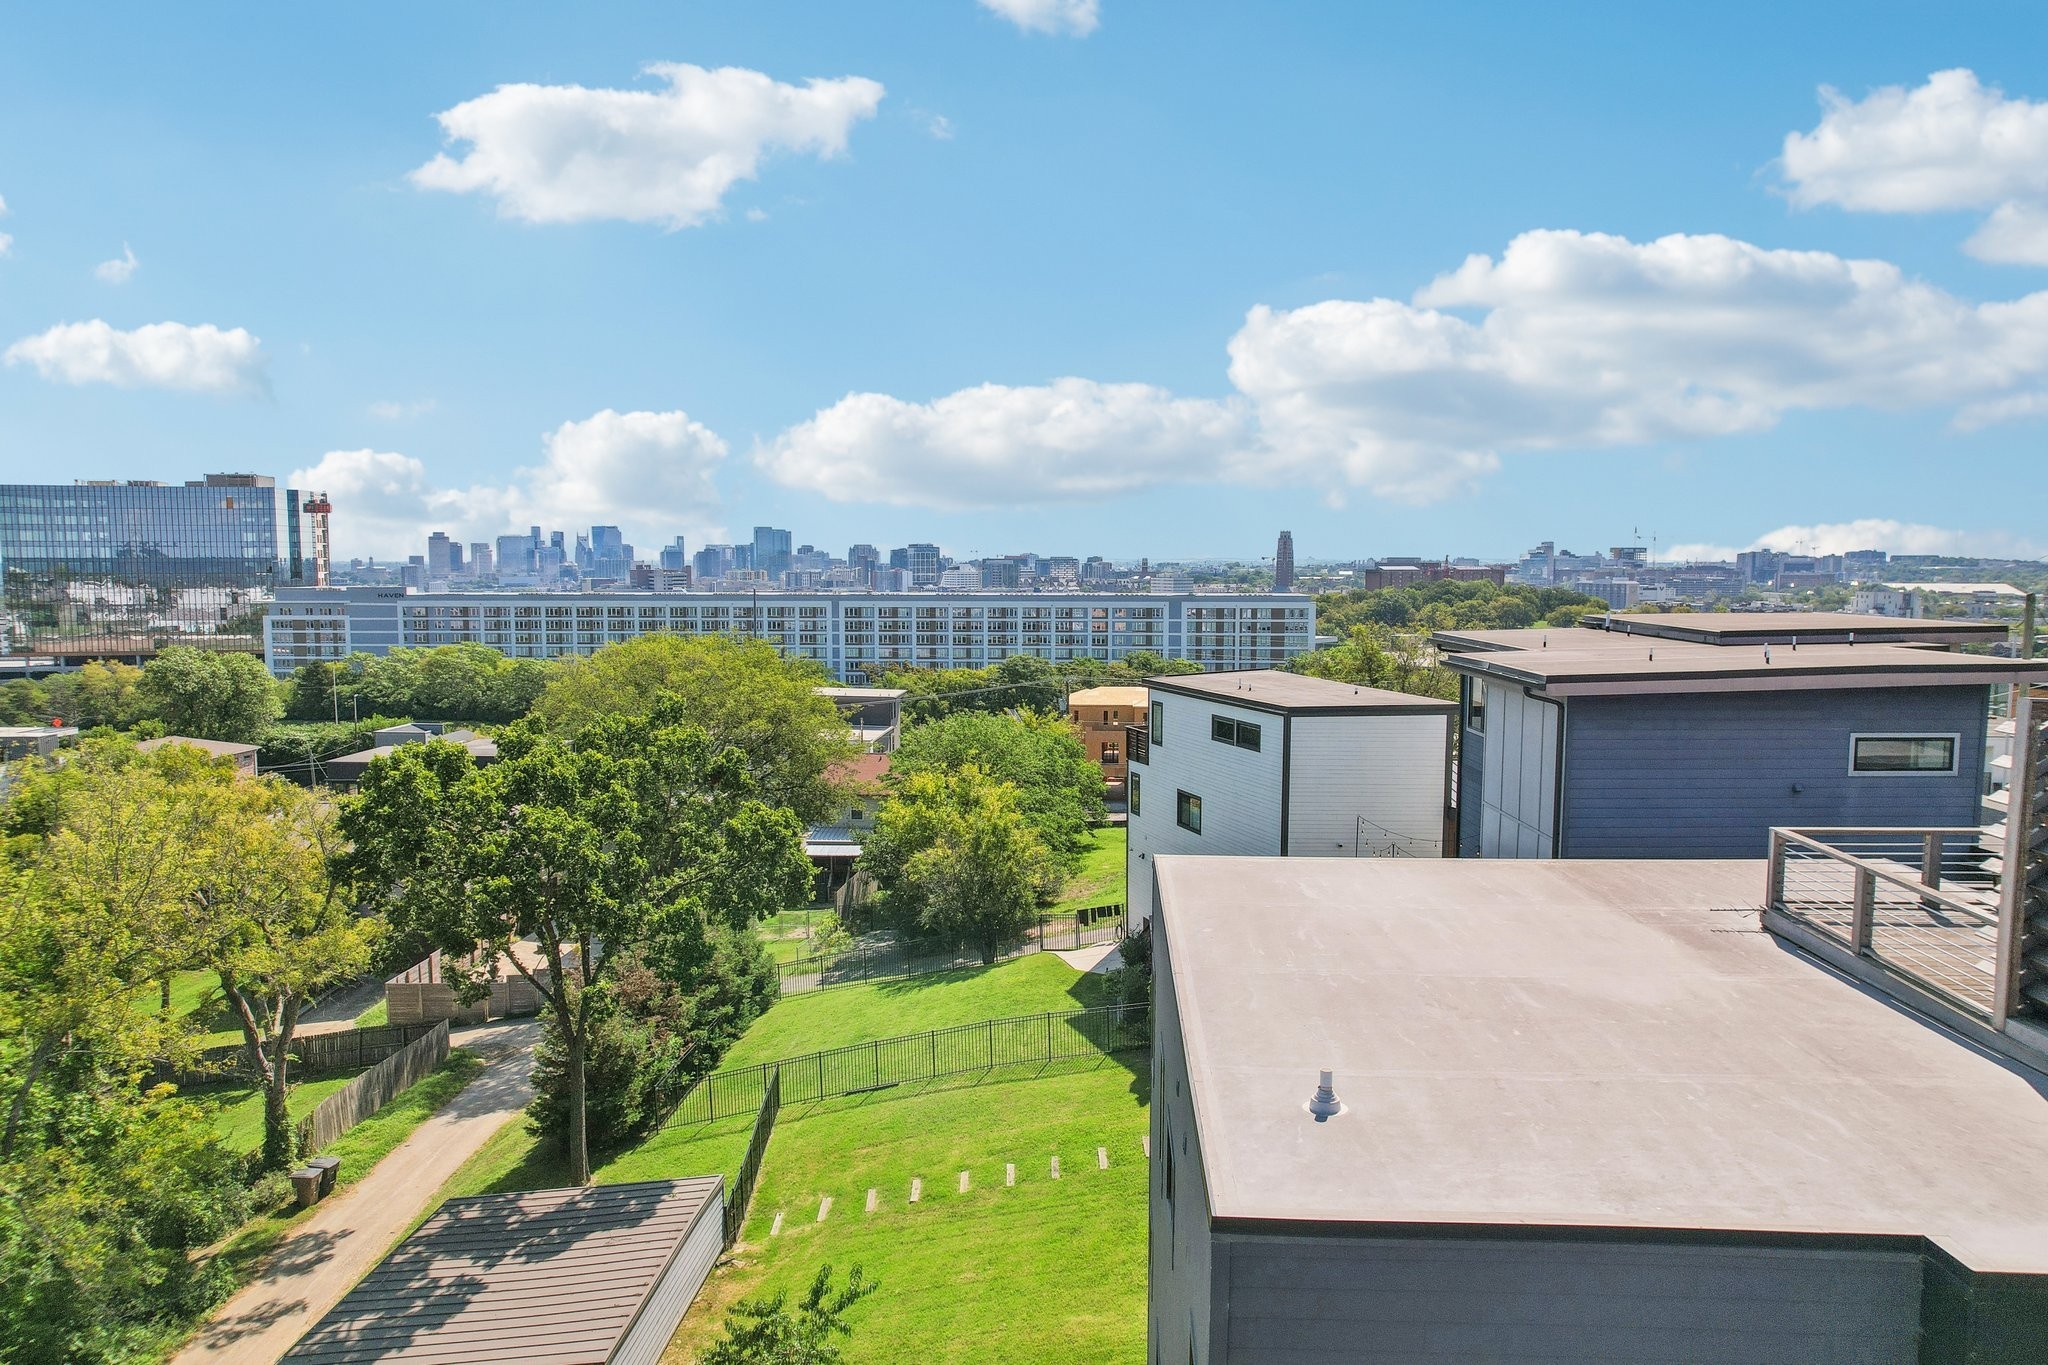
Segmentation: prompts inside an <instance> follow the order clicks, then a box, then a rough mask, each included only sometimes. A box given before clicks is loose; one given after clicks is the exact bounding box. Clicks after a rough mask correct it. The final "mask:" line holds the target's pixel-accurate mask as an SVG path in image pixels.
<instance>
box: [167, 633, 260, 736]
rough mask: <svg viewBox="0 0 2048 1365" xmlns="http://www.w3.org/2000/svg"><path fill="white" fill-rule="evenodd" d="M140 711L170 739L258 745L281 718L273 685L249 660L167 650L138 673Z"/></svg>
mask: <svg viewBox="0 0 2048 1365" xmlns="http://www.w3.org/2000/svg"><path fill="white" fill-rule="evenodd" d="M136 691H137V694H138V696H139V697H140V699H141V702H142V705H143V708H144V709H145V711H146V712H147V713H148V714H150V715H153V716H155V717H156V718H157V719H159V720H161V721H162V722H163V723H164V726H165V728H166V729H167V730H168V731H169V732H170V733H171V734H175V735H190V736H192V737H193V738H195V739H221V740H231V741H234V742H236V743H240V744H256V743H259V742H261V740H262V738H263V732H264V731H265V730H267V729H269V728H270V726H271V725H272V724H274V723H275V722H276V721H277V719H278V718H279V716H281V715H282V714H283V706H282V703H281V702H280V701H279V699H278V688H277V684H276V683H275V682H273V681H272V680H271V677H270V674H269V673H267V672H266V671H264V668H263V661H262V660H260V659H258V658H257V657H256V656H255V655H253V654H234V653H227V652H224V651H219V650H207V649H194V648H193V647H192V646H190V645H173V646H172V647H170V648H169V649H166V650H164V651H163V652H162V653H160V654H158V655H157V656H156V657H155V658H154V659H151V660H150V661H149V662H148V663H147V664H145V665H144V666H143V669H142V680H141V682H140V684H139V686H138V687H137V689H136Z"/></svg>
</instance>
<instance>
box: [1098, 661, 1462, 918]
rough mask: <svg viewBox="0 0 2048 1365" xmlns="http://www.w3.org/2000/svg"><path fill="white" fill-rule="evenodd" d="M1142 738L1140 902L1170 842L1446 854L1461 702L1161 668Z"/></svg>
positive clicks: (1135, 787)
mask: <svg viewBox="0 0 2048 1365" xmlns="http://www.w3.org/2000/svg"><path fill="white" fill-rule="evenodd" d="M1149 685H1150V687H1151V689H1152V694H1151V714H1150V718H1149V723H1148V724H1147V725H1146V726H1145V727H1144V729H1143V731H1142V732H1141V735H1138V736H1134V742H1133V743H1132V744H1131V746H1130V760H1131V766H1130V822H1129V831H1130V843H1129V849H1128V852H1127V853H1126V854H1125V873H1126V886H1127V896H1126V900H1127V903H1128V905H1129V909H1128V911H1127V912H1126V922H1127V923H1128V924H1129V925H1130V926H1131V927H1133V928H1135V927H1137V925H1138V924H1140V923H1141V922H1142V921H1143V920H1144V919H1145V918H1146V917H1147V916H1148V915H1149V914H1150V913H1151V908H1152V860H1153V859H1154V858H1157V857H1158V856H1159V855H1161V854H1188V855H1196V856H1216V855H1232V854H1234V855H1239V856H1273V855H1279V856H1283V857H1303V858H1360V857H1365V858H1373V857H1414V858H1440V857H1444V856H1447V855H1448V854H1449V852H1450V850H1449V849H1448V848H1447V847H1446V844H1445V839H1444V826H1445V819H1444V816H1445V800H1446V795H1447V789H1448V779H1449V771H1450V734H1451V725H1452V722H1453V719H1454V717H1455V716H1456V713H1457V706H1456V704H1455V703H1452V702H1443V701H1434V700H1432V699H1430V698H1428V697H1413V696H1408V695H1406V694H1405V693H1400V692H1383V691H1380V690H1378V689H1376V688H1371V687H1353V686H1351V685H1350V684H1348V683H1336V682H1330V681H1327V680H1325V679H1322V678H1308V677H1301V676H1299V675H1296V674H1292V673H1282V672H1277V671H1258V672H1245V673H1207V674H1202V675H1200V676H1190V677H1171V678H1154V679H1152V680H1151V682H1150V684H1149Z"/></svg>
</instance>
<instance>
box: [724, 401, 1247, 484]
mask: <svg viewBox="0 0 2048 1365" xmlns="http://www.w3.org/2000/svg"><path fill="white" fill-rule="evenodd" d="M1246 417H1247V413H1246V411H1245V409H1244V407H1243V405H1242V404H1241V403H1236V402H1217V401H1213V400H1209V399H1202V398H1176V397H1174V396H1173V395H1172V394H1170V393H1168V392H1166V391H1165V390H1164V389H1159V388H1154V387H1152V386H1151V385H1149V384H1102V383H1097V382H1095V381H1094V380H1089V379H1057V380H1054V381H1053V382H1052V383H1050V384H1043V385H1035V386H1025V387H1015V388H1012V387H1008V386H1005V385H1001V384H983V385H981V386H979V387H977V388H972V389H963V390H961V391H959V392H957V393H951V394H947V395H946V396H944V397H942V398H939V399H937V400H935V401H933V402H930V403H909V402H905V401H903V400H902V399H900V398H892V397H890V396H889V395H888V394H881V393H853V394H848V395H847V396H846V397H844V398H842V399H840V400H839V401H838V402H837V403H834V404H833V405H832V406H831V407H829V408H826V409H825V410H823V411H822V412H820V413H818V414H817V415H816V416H815V417H813V418H811V419H810V420H809V421H807V422H803V423H801V424H799V425H797V426H794V427H791V428H790V429H789V430H787V431H785V432H783V433H782V434H781V435H780V436H779V437H777V438H776V439H775V440H774V442H772V443H771V444H769V445H768V446H766V447H765V448H763V449H762V450H760V451H759V452H757V454H756V459H757V461H758V463H759V464H760V465H761V466H762V467H763V468H764V469H766V470H767V471H768V472H769V473H770V474H771V475H773V476H774V477H775V478H776V479H777V480H779V481H780V482H782V483H785V484H788V485H790V486H791V487H797V488H807V489H810V490H812V491H814V492H818V493H823V494H824V495H825V496H826V497H828V498H831V499H833V500H835V501H838V502H887V503H895V504H899V505H912V506H927V507H944V508H954V509H962V508H981V507H1006V506H1014V505H1016V504H1018V503H1035V502H1060V501H1072V500H1076V499H1085V498H1099V497H1112V496H1115V495H1118V494H1122V493H1129V492H1132V491H1134V490H1137V489H1140V488H1145V487H1149V486H1151V485H1154V484H1159V483H1166V482H1173V481H1180V480H1190V479H1206V478H1212V477H1215V476H1217V475H1219V474H1221V473H1222V472H1223V470H1224V467H1225V466H1226V465H1227V464H1228V462H1229V461H1230V460H1231V459H1232V457H1233V452H1235V451H1236V450H1238V449H1239V448H1240V447H1241V446H1242V444H1243V442H1244V439H1245V435H1246Z"/></svg>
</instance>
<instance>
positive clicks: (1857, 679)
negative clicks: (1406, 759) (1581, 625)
mask: <svg viewBox="0 0 2048 1365" xmlns="http://www.w3.org/2000/svg"><path fill="white" fill-rule="evenodd" d="M1598 619H1599V622H1600V625H1601V627H1602V628H1597V629H1568V630H1550V631H1542V630H1526V631H1475V632H1456V631H1446V632H1440V633H1439V634H1438V635H1437V637H1436V638H1437V643H1438V645H1439V647H1441V648H1442V649H1443V650H1444V651H1445V662H1446V663H1447V664H1448V665H1449V666H1450V667H1452V668H1453V669H1455V670H1457V671H1458V672H1459V673H1461V674H1462V675H1463V680H1462V700H1461V705H1460V730H1461V744H1460V756H1459V782H1458V792H1459V798H1458V852H1459V856H1461V857H1483V858H1762V857H1764V856H1766V855H1767V853H1768V852H1769V841H1770V830H1771V828H1772V827H1773V826H1776V825H1784V826H1793V827H1800V828H1814V827H1825V826H1835V825H1853V826H1861V827H1866V828H1867V827H1872V826H1915V827H1925V826H1947V827H1962V826H1975V825H1978V824H1981V823H1982V820H1983V816H1982V814H1981V804H1980V803H1981V800H1982V793H1983V790H1984V788H1983V782H1984V769H1985V740H1986V730H1987V716H1988V713H1989V709H1990V701H1991V690H1992V688H1993V687H1995V686H2000V685H2003V684H2010V683H2013V682H2017V681H2023V680H2031V681H2048V661H2036V662H2031V663H2029V662H2023V661H2019V660H2013V659H2001V658H1993V657H1990V656H1987V655H1981V654H1964V653H1958V652H1955V651H1952V650H1949V649H1945V648H1941V647H1940V646H1941V645H1944V644H1953V643H1958V642H1964V641H1969V640H1972V639H1974V638H1976V637H1977V636H1978V635H1980V634H1983V635H1988V634H1990V633H1991V632H1992V631H1996V632H1997V633H1998V634H1999V635H2000V636H2001V637H2002V635H2003V627H1996V626H1994V627H1991V628H1990V629H1989V630H1987V629H1986V628H1985V627H1984V626H1983V625H1981V624H1978V623H1957V622H1946V621H1926V622H1919V621H1899V620H1897V619H1893V618H1871V621H1872V622H1874V623H1875V626H1874V627H1873V626H1872V625H1867V624H1865V623H1864V622H1863V620H1862V618H1857V617H1845V616H1819V615H1799V616H1796V617H1795V616H1790V615H1786V614H1776V615H1766V614H1761V613H1716V614H1713V615H1707V614H1704V613H1702V614H1696V615H1678V616H1670V617H1656V616H1649V617H1637V616H1631V617H1607V618H1598ZM1667 623H1668V624H1667ZM1717 627H1718V629H1717ZM1664 630H1668V631H1670V632H1671V633H1670V634H1664V633H1660V632H1661V631H1664ZM1859 637H1860V638H1859ZM1873 639H1874V640H1875V641H1876V642H1871V641H1872V640H1873Z"/></svg>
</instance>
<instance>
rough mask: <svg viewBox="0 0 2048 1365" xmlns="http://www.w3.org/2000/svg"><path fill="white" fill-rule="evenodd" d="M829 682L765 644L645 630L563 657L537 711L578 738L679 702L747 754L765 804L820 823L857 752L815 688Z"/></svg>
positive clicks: (688, 715)
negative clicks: (838, 772) (840, 773)
mask: <svg viewBox="0 0 2048 1365" xmlns="http://www.w3.org/2000/svg"><path fill="white" fill-rule="evenodd" d="M828 681H829V679H828V678H827V676H826V674H825V671H824V669H823V668H821V667H820V666H818V665H817V664H814V663H811V662H809V661H808V660H803V659H784V658H783V657H782V656H781V655H779V654H777V653H776V652H775V648H774V646H772V645H770V644H768V643H767V642H766V641H765V640H733V639H727V638H724V637H722V636H680V635H643V636H640V637H639V638H637V639H633V640H622V641H620V642H618V643H617V644H610V645H606V646H605V647H604V648H602V649H600V650H598V651H597V652H596V653H594V654H591V655H589V656H588V657H585V658H574V659H564V660H561V661H560V663H559V666H558V668H557V671H556V672H555V674H554V675H553V676H552V677H551V678H550V679H549V681H548V684H547V686H546V688H545V689H544V690H543V691H542V693H541V695H540V698H539V700H538V701H536V702H535V703H534V706H533V714H534V715H535V716H536V717H537V718H539V719H540V720H541V722H542V723H544V724H545V725H546V726H547V728H548V729H549V730H550V731H552V732H553V733H554V734H556V735H559V736H561V737H563V738H565V739H569V740H574V739H576V738H577V737H578V736H580V735H582V734H583V732H584V731H585V730H587V729H589V728H591V727H592V726H594V725H597V724H599V723H600V722H602V721H604V720H606V719H609V718H614V717H616V718H620V719H624V720H627V721H639V720H644V719H645V718H647V717H649V716H651V715H652V714H653V713H654V712H655V711H656V709H657V708H658V707H661V706H664V705H668V706H676V707H679V708H680V710H679V712H678V714H679V715H680V717H681V718H682V719H684V720H686V721H687V722H688V723H689V724H691V725H695V726H697V727H699V728H700V729H702V730H703V731H704V732H705V734H706V735H708V736H709V737H710V739H711V741H712V742H713V743H714V744H717V745H720V746H731V747H732V748H735V749H737V750H738V751H739V752H740V754H741V755H742V756H743V757H744V759H745V763H746V767H747V770H748V772H749V773H750V774H751V775H752V777H753V779H754V781H755V783H756V785H757V786H758V788H759V791H760V794H761V798H762V799H763V800H765V801H768V802H770V803H772V804H774V805H780V806H787V807H788V808H789V809H791V810H793V811H795V812H796V813H797V816H798V818H800V819H802V820H805V821H809V822H813V823H816V822H819V821H822V820H824V819H826V818H827V816H828V815H829V814H830V812H831V811H832V809H833V808H834V807H835V806H837V805H838V804H839V802H838V801H837V799H836V796H835V793H834V792H833V789H832V784H831V783H830V781H828V780H827V778H826V776H825V774H826V770H827V769H828V768H830V767H831V765H832V764H833V763H834V762H836V761H837V760H839V759H841V758H844V757H845V756H846V754H847V753H848V752H849V750H850V748H851V740H850V738H849V734H848V730H847V727H846V722H845V721H844V720H843V719H842V718H841V717H840V715H839V711H838V708H837V707H835V706H834V705H833V704H832V702H831V700H830V699H829V698H827V697H822V696H819V695H818V693H817V690H816V689H817V688H818V687H819V686H821V685H823V684H825V683H826V682H828Z"/></svg>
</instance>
